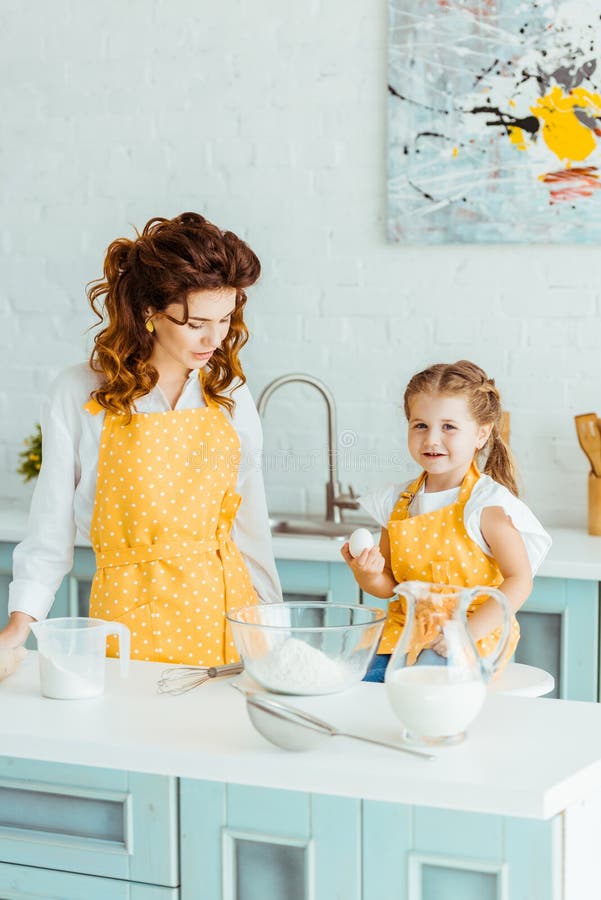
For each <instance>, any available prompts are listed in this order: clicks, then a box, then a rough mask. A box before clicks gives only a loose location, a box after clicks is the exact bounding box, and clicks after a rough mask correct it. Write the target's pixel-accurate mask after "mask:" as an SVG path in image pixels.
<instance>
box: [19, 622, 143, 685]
mask: <svg viewBox="0 0 601 900" xmlns="http://www.w3.org/2000/svg"><path fill="white" fill-rule="evenodd" d="M31 630H32V631H33V633H34V634H35V636H36V638H37V641H38V657H39V661H40V686H41V690H42V694H43V696H44V697H52V698H53V699H56V700H83V699H85V698H87V697H98V696H99V695H100V694H102V693H103V691H104V676H105V669H106V639H107V636H108V635H110V634H115V635H117V636H118V638H119V662H120V672H121V677H122V678H123V677H125V676H126V675H127V672H128V667H129V648H130V635H129V628H127V627H126V626H125V625H121V624H120V623H119V622H105V621H104V619H88V618H85V617H83V616H73V617H68V618H64V619H45V620H43V621H42V622H32V624H31Z"/></svg>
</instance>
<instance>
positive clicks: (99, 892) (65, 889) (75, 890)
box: [0, 862, 180, 900]
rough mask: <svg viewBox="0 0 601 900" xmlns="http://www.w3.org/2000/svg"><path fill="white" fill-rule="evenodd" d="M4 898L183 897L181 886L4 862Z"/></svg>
mask: <svg viewBox="0 0 601 900" xmlns="http://www.w3.org/2000/svg"><path fill="white" fill-rule="evenodd" d="M0 891H2V893H1V894H0V896H1V897H2V900H84V898H85V900H179V895H180V894H179V888H164V887H157V886H156V885H153V884H137V883H136V882H131V881H117V880H115V879H113V878H95V877H94V876H91V875H74V874H72V873H71V872H50V871H48V870H47V869H37V868H35V867H34V866H14V865H7V864H6V863H2V862H0Z"/></svg>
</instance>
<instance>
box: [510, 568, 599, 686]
mask: <svg viewBox="0 0 601 900" xmlns="http://www.w3.org/2000/svg"><path fill="white" fill-rule="evenodd" d="M599 587H600V586H599V584H598V582H596V581H584V580H576V579H568V578H535V579H534V589H533V591H532V594H531V596H530V597H529V598H528V600H527V601H526V603H525V604H524V606H523V607H522V609H521V610H520V612H519V613H518V621H519V623H520V630H521V638H520V643H519V644H518V647H517V650H516V654H515V658H516V662H521V663H528V664H530V665H533V666H540V667H541V668H542V669H546V671H548V672H551V674H552V675H553V676H554V677H555V685H556V687H555V691H554V692H553V693H552V694H550V695H549V696H551V697H560V698H561V699H562V700H598V699H599V686H598V679H599V602H600V594H599Z"/></svg>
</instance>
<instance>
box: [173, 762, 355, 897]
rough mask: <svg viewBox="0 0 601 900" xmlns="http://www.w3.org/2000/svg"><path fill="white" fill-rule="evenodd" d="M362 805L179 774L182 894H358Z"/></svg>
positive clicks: (334, 798) (317, 895)
mask: <svg viewBox="0 0 601 900" xmlns="http://www.w3.org/2000/svg"><path fill="white" fill-rule="evenodd" d="M360 807H361V803H360V801H359V800H353V799H349V798H346V797H324V796H321V795H315V794H305V793H302V792H300V791H281V790H273V789H268V788H255V787H247V786H244V785H237V784H233V785H225V784H219V783H217V782H206V781H193V780H191V779H182V780H181V782H180V809H181V866H182V869H181V873H182V881H181V898H182V900H198V898H201V897H202V900H284V898H285V900H333V898H341V900H342V898H343V900H360V897H361V873H360V867H361V860H360V856H359V853H358V846H359V836H360ZM199 810H202V815H200V814H199Z"/></svg>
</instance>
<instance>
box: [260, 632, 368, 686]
mask: <svg viewBox="0 0 601 900" xmlns="http://www.w3.org/2000/svg"><path fill="white" fill-rule="evenodd" d="M246 670H247V671H248V673H249V674H250V675H252V676H253V677H254V678H256V679H257V680H258V681H260V682H261V683H262V684H263V685H264V686H265V687H266V688H268V689H270V690H272V691H282V692H283V693H286V694H325V693H329V692H334V691H336V690H342V689H343V688H344V687H345V686H346V684H347V683H348V682H349V679H350V680H352V676H353V670H352V669H351V667H350V666H349V665H348V663H345V662H343V661H341V660H335V659H330V657H329V656H326V654H325V653H322V652H321V650H316V649H315V647H310V646H309V644H306V643H305V642H304V641H299V640H297V639H296V638H288V640H286V641H284V643H283V644H282V645H281V646H280V647H278V648H277V650H274V651H273V652H272V654H271V655H270V656H268V657H264V658H263V659H258V660H253V661H252V663H251V662H250V661H247V663H246Z"/></svg>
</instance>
